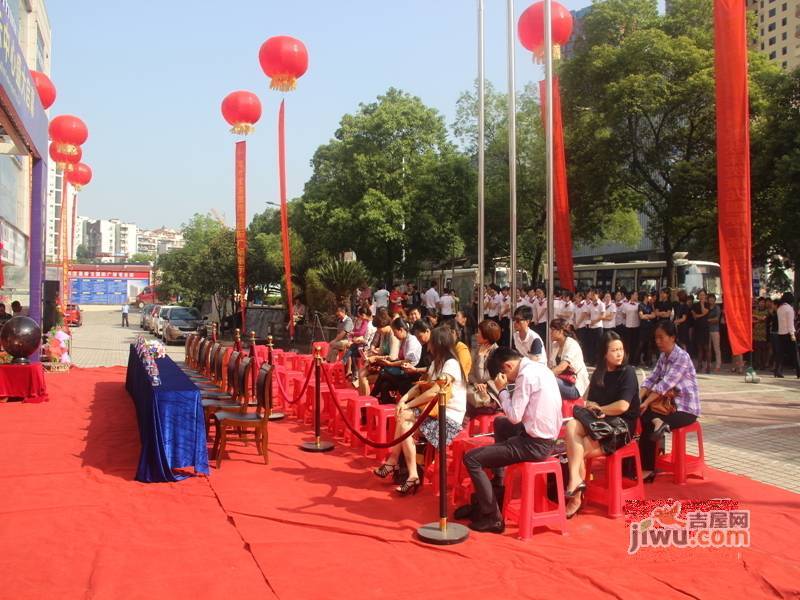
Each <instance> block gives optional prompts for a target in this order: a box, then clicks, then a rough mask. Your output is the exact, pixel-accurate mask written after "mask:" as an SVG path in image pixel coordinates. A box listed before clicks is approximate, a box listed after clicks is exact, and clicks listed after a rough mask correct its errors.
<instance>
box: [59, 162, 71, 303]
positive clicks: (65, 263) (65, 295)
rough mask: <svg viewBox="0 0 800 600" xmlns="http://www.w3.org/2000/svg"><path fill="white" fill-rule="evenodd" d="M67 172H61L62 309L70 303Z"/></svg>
mask: <svg viewBox="0 0 800 600" xmlns="http://www.w3.org/2000/svg"><path fill="white" fill-rule="evenodd" d="M68 212H69V210H68V209H67V172H66V171H62V172H61V232H60V234H59V237H60V238H61V239H60V244H59V246H61V308H62V310H66V309H67V304H68V303H69V295H70V289H69V244H68V243H67V231H68V228H67V214H68Z"/></svg>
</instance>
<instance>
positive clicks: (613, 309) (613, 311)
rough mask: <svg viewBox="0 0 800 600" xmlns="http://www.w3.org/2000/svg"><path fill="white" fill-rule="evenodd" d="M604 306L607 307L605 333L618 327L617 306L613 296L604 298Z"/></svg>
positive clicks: (604, 317) (604, 315) (604, 322)
mask: <svg viewBox="0 0 800 600" xmlns="http://www.w3.org/2000/svg"><path fill="white" fill-rule="evenodd" d="M603 304H605V305H606V312H605V313H604V314H603V329H604V330H605V331H604V332H603V333H605V332H606V331H608V330H609V329H614V328H615V327H616V326H617V305H616V304H615V303H614V301H613V300H612V299H611V294H606V295H605V296H603Z"/></svg>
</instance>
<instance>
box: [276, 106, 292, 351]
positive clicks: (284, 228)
mask: <svg viewBox="0 0 800 600" xmlns="http://www.w3.org/2000/svg"><path fill="white" fill-rule="evenodd" d="M285 121H286V110H285V101H284V100H281V109H280V111H279V112H278V166H279V170H280V185H281V244H282V246H283V271H284V275H285V276H286V304H287V307H288V309H287V312H288V313H289V337H291V338H294V300H293V299H292V254H291V247H290V246H289V207H288V205H287V204H286V123H285Z"/></svg>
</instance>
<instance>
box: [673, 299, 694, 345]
mask: <svg viewBox="0 0 800 600" xmlns="http://www.w3.org/2000/svg"><path fill="white" fill-rule="evenodd" d="M688 299H689V297H688V296H687V295H686V292H684V291H683V290H680V291H679V292H678V301H677V302H676V303H675V326H676V327H677V328H678V345H679V346H680V347H681V348H683V349H684V350H687V351H688V350H689V329H690V327H691V322H690V320H689V311H690V310H691V309H690V307H689V305H688V304H687V301H688Z"/></svg>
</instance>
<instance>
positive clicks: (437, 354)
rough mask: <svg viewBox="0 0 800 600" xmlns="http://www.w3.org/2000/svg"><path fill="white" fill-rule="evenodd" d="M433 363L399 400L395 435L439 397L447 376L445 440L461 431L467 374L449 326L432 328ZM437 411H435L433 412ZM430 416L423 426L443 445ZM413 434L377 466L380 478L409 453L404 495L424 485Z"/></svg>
mask: <svg viewBox="0 0 800 600" xmlns="http://www.w3.org/2000/svg"><path fill="white" fill-rule="evenodd" d="M428 348H429V351H430V356H431V366H430V369H429V370H428V378H427V381H425V382H422V381H420V382H418V383H417V384H416V385H415V386H414V387H412V388H411V389H410V390H409V391H408V393H406V394H404V395H403V397H402V398H400V401H399V402H398V403H397V427H396V428H395V432H394V435H395V438H398V437H400V436H401V435H403V434H404V433H405V432H406V431H408V430H409V429H411V427H412V426H413V425H414V422H415V421H416V420H417V418H418V417H419V415H420V414H421V411H422V410H424V408H425V407H426V406H427V405H428V403H429V402H430V401H431V400H433V399H435V398H436V397H437V394H438V393H439V391H440V390H439V384H438V383H437V380H439V379H440V378H441V379H444V380H445V381H446V382H447V383H446V384H445V391H446V392H447V406H446V408H445V417H446V418H447V431H446V436H447V439H446V440H444V443H445V444H446V445H449V444H450V443H451V442H452V441H453V438H455V437H456V435H458V433H459V432H460V431H461V428H462V425H461V424H462V422H463V421H464V413H465V412H466V410H467V385H466V384H467V378H466V376H465V375H464V373H463V371H462V370H461V365H459V363H458V358H457V357H456V354H455V350H454V343H453V332H452V330H451V329H450V328H449V327H437V328H436V329H434V330H433V331H432V332H431V339H430V342H429V345H428ZM430 415H433V413H430ZM430 415H429V416H428V418H426V419H425V421H424V422H423V423H422V425H421V426H420V428H419V432H420V433H421V434H422V437H424V438H425V439H426V440H427V441H428V442H429V443H430V444H433V446H434V447H436V448H438V447H439V443H440V440H439V421H438V419H437V418H434V417H433V416H430ZM413 437H414V436H409V437H407V438H406V439H405V440H403V441H402V442H400V443H399V444H397V445H395V446H393V447H392V449H391V451H390V452H389V456H388V457H387V458H386V462H385V463H383V464H382V465H381V466H380V467H378V468H377V469H375V470H374V471H373V473H374V474H375V475H377V476H378V477H380V478H382V479H383V478H386V477H388V476H389V475H393V474H394V472H395V471H398V470H399V469H400V467H399V460H400V454H401V453H402V454H403V456H404V457H405V462H406V467H407V468H408V479H407V480H406V481H405V483H403V485H401V486H400V487H398V488H396V491H397V493H398V494H400V495H401V496H406V495H408V494H409V493H412V494H416V493H417V490H418V489H419V487H420V479H419V477H418V475H417V446H416V443H415V442H414V439H413Z"/></svg>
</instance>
